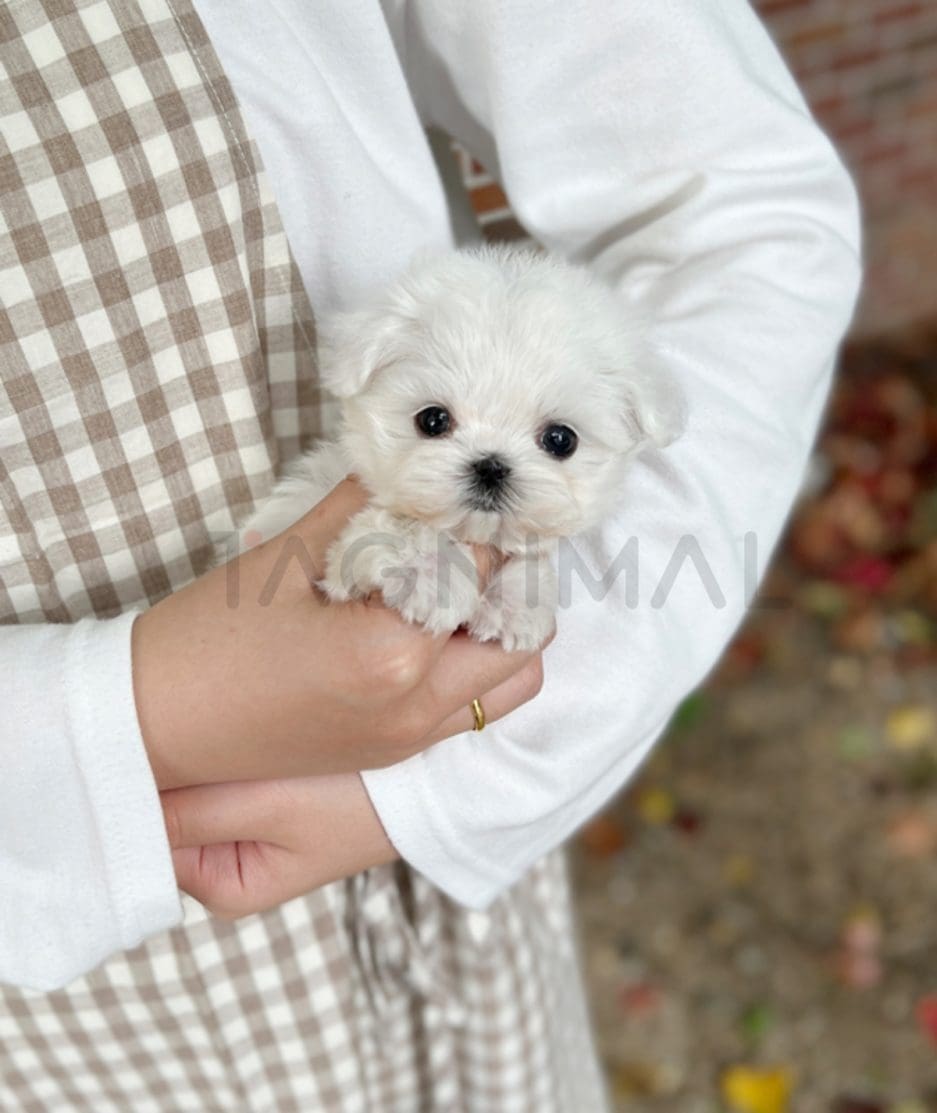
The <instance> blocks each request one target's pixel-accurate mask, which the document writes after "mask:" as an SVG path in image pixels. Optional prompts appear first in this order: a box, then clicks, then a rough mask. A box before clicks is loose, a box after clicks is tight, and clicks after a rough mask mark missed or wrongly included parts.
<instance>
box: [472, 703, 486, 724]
mask: <svg viewBox="0 0 937 1113" xmlns="http://www.w3.org/2000/svg"><path fill="white" fill-rule="evenodd" d="M469 707H470V708H471V709H472V718H473V719H474V720H475V726H473V727H472V730H484V729H485V709H484V708H483V707H482V704H481V700H477V699H473V700H472V702H471V703H470V704H469Z"/></svg>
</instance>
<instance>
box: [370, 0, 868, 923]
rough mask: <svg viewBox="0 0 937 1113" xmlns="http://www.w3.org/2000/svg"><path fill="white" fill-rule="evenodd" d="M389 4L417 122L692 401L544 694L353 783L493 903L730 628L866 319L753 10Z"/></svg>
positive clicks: (707, 665) (821, 163) (628, 758)
mask: <svg viewBox="0 0 937 1113" xmlns="http://www.w3.org/2000/svg"><path fill="white" fill-rule="evenodd" d="M384 8H385V11H386V13H387V17H388V20H389V22H390V25H391V27H392V28H393V31H394V35H395V39H396V41H397V43H398V47H399V48H400V53H401V58H402V62H403V64H404V66H405V68H406V71H407V77H408V80H409V82H410V85H411V88H412V90H413V94H414V97H415V99H416V101H417V103H418V105H419V106H420V108H421V111H422V114H423V117H424V120H425V122H426V123H427V124H435V125H438V126H440V127H442V128H444V129H445V130H446V131H448V132H449V133H450V134H452V135H453V136H455V137H456V138H458V139H459V140H461V141H462V142H463V143H464V144H465V145H466V146H467V147H468V148H469V149H470V150H471V152H472V153H473V154H474V155H475V156H476V157H477V158H479V159H481V160H482V161H483V162H484V163H485V164H486V165H487V166H488V167H489V169H490V170H491V171H492V172H493V173H494V174H495V175H496V176H497V177H498V178H499V179H500V180H501V182H502V183H503V185H504V186H505V188H506V190H507V193H508V195H509V197H510V200H511V203H512V205H513V207H514V209H515V211H516V213H517V215H518V217H519V219H520V220H521V222H522V223H523V224H524V225H525V227H526V228H527V229H528V230H529V231H530V233H531V234H532V235H533V236H534V237H535V238H536V239H537V240H539V241H540V242H541V243H543V244H544V245H545V246H546V247H547V248H549V249H550V250H552V251H555V252H558V253H559V254H561V255H564V256H566V257H568V258H571V259H574V260H577V261H581V262H585V263H588V264H590V265H591V266H592V267H594V269H595V270H596V271H597V272H598V273H600V274H601V275H603V276H605V277H606V278H607V279H609V280H610V281H611V282H613V283H614V284H615V285H616V286H617V288H618V289H620V291H621V296H622V299H623V301H625V300H627V301H628V302H631V303H634V304H636V305H638V306H640V307H641V308H642V309H643V310H644V312H645V314H646V316H647V318H648V320H649V322H650V327H651V333H652V340H653V341H654V342H655V344H656V346H657V348H658V349H659V351H660V352H661V354H662V356H663V358H664V359H665V360H666V362H667V364H668V365H669V369H670V370H671V371H672V372H673V374H674V375H675V376H676V377H677V379H678V380H679V381H680V383H681V384H682V386H683V389H684V390H685V392H686V396H687V410H688V415H689V418H688V425H687V430H686V432H685V434H684V435H683V437H682V439H681V440H680V441H678V442H677V443H676V444H675V445H673V446H671V447H670V448H669V449H667V450H666V451H665V452H663V453H654V454H649V455H647V456H645V457H643V458H641V459H640V460H639V461H638V462H637V463H636V464H635V466H634V468H633V470H632V472H631V474H630V477H629V478H628V480H627V482H626V484H625V488H624V490H623V491H622V496H623V497H622V503H621V509H620V512H619V513H618V514H617V516H615V517H614V518H612V519H611V520H610V521H608V522H607V523H606V524H605V526H604V528H602V529H601V530H599V531H597V532H596V533H595V534H593V535H591V536H590V537H588V538H587V539H581V540H580V539H577V541H576V550H577V551H578V553H579V554H580V555H581V557H582V559H583V560H584V562H585V564H586V565H587V566H588V567H589V569H591V570H592V573H593V574H594V575H597V574H600V573H601V572H603V571H607V570H609V569H610V567H611V566H612V565H613V564H614V562H615V560H616V558H618V557H619V556H620V557H621V564H620V574H619V575H618V578H617V579H616V580H615V582H614V584H612V585H611V586H610V587H609V588H608V590H607V591H604V592H602V593H601V594H602V598H600V599H597V600H596V599H593V598H592V596H591V594H590V593H589V591H587V590H586V589H585V588H584V587H583V586H582V583H581V582H579V578H578V577H577V576H576V575H573V576H572V577H571V580H572V587H573V593H572V600H571V603H570V605H569V606H568V607H567V608H566V609H564V610H563V611H562V612H561V613H560V615H559V617H558V634H557V638H556V641H555V643H554V645H553V646H551V647H550V650H549V651H548V653H547V655H546V659H545V673H546V680H545V686H544V690H543V692H542V693H541V695H540V697H539V698H538V699H537V700H535V701H533V702H532V703H530V704H528V705H527V706H525V707H523V708H521V709H519V710H518V711H516V712H515V713H514V714H513V715H512V716H511V717H510V718H509V719H508V720H506V721H504V722H502V723H499V724H497V725H495V726H493V727H492V728H490V729H489V730H487V731H485V733H483V734H481V735H469V736H467V737H462V738H458V739H452V740H449V741H447V742H444V743H442V744H441V745H439V746H437V747H435V748H434V749H432V750H429V751H427V752H426V753H422V754H420V755H418V756H417V757H414V758H413V759H411V760H409V761H407V762H404V763H402V764H400V765H398V766H394V767H391V768H389V769H382V770H376V771H370V772H365V773H364V774H363V779H364V783H365V785H366V787H367V789H368V792H369V794H370V797H371V800H372V803H373V804H374V807H375V809H376V811H377V813H378V815H379V816H380V818H381V821H382V823H383V825H384V827H385V829H386V830H387V833H388V834H389V836H390V839H391V841H392V842H393V844H394V845H395V847H396V848H397V850H398V851H399V852H400V854H401V855H402V856H403V857H404V858H405V859H407V860H408V861H409V862H410V863H411V864H412V865H413V866H415V867H416V868H417V869H419V870H420V871H422V872H423V873H424V874H426V875H427V876H428V877H429V878H430V879H431V880H433V881H434V882H435V883H436V884H437V885H439V886H440V887H441V888H443V889H444V890H446V891H447V892H448V893H449V894H450V895H452V896H453V897H454V898H455V899H457V900H459V901H461V902H463V903H465V904H467V905H475V906H482V905H484V904H486V903H487V902H489V901H490V900H491V899H492V898H493V897H494V896H495V895H496V894H497V893H498V892H499V891H501V890H502V889H503V888H504V887H506V886H507V885H509V884H511V883H512V882H513V881H515V880H516V879H517V878H518V877H519V876H520V875H521V873H522V872H523V871H524V869H525V868H526V867H528V866H529V865H530V864H531V863H532V862H534V861H535V860H536V859H537V858H538V856H540V855H541V854H543V853H544V852H546V851H547V850H549V849H551V848H553V847H555V846H556V845H557V844H558V843H560V842H561V841H562V840H563V839H564V838H565V837H566V836H567V835H568V834H569V833H570V832H571V831H573V830H574V829H575V828H576V827H577V826H578V825H579V824H581V823H582V822H583V821H584V820H585V819H586V818H587V817H589V816H590V815H591V814H592V813H594V812H595V811H596V810H597V809H598V808H599V807H600V806H601V805H602V804H603V803H604V802H605V801H606V800H607V799H608V798H609V797H610V796H611V795H612V794H613V793H614V792H615V791H616V790H618V789H619V788H620V787H621V786H622V785H623V784H624V783H625V781H626V780H627V779H628V778H629V777H630V776H631V775H632V774H633V773H634V771H635V770H636V768H637V767H638V765H639V764H640V763H641V761H642V760H643V758H644V757H645V755H646V754H647V752H648V750H649V748H650V747H651V745H652V744H653V742H654V741H655V740H656V738H657V737H658V736H659V735H660V733H661V731H662V730H663V728H664V726H665V725H666V723H667V721H668V720H669V718H670V716H671V714H672V712H673V711H674V709H675V707H676V706H677V704H678V703H679V701H680V700H681V699H682V698H683V697H684V696H685V695H686V694H687V693H688V692H689V691H690V690H691V689H692V688H693V687H695V686H696V685H697V684H699V683H700V681H701V680H702V679H703V678H704V677H705V676H706V674H707V673H708V672H709V671H710V669H711V667H712V666H713V664H714V663H715V661H716V660H717V658H718V657H719V655H720V653H721V652H722V650H723V649H724V647H725V645H726V644H727V642H728V640H729V638H730V636H731V634H732V632H733V631H734V630H735V628H736V627H737V625H738V623H739V621H740V619H741V618H742V616H743V614H744V611H745V608H746V605H747V603H748V602H749V601H750V598H749V597H750V593H751V590H752V587H753V578H755V577H757V576H758V575H760V574H761V572H762V571H763V570H764V567H765V564H766V562H767V561H768V558H769V556H770V555H771V552H772V550H773V548H774V546H775V544H776V542H777V539H778V536H779V533H780V531H781V528H782V526H783V524H784V521H785V519H786V517H787V515H788V513H789V510H790V507H791V505H792V502H793V499H794V497H795V494H796V492H797V489H798V486H799V484H800V481H801V478H802V475H803V472H804V468H805V463H806V460H807V456H808V452H809V449H810V445H811V442H812V440H813V438H814V435H815V432H816V429H817V425H818V421H819V418H820V415H821V412H822V409H823V406H824V402H825V399H826V396H827V392H828V388H829V384H830V381H831V374H832V369H833V360H834V355H835V350H836V348H837V345H838V343H839V342H840V340H841V338H842V336H843V334H844V331H845V328H846V326H847V323H848V320H849V318H850V315H851V313H852V310H853V306H854V302H855V298H856V291H857V286H858V283H859V276H860V265H859V232H858V220H857V205H856V196H855V192H854V189H853V186H852V184H851V182H850V180H849V178H848V176H847V174H846V173H845V171H844V169H843V167H842V165H841V164H840V162H839V160H838V159H837V157H836V155H835V153H834V152H833V150H832V148H831V147H830V145H829V143H828V141H827V140H826V138H825V137H824V136H823V134H822V133H821V132H820V130H819V129H818V127H817V126H816V124H815V123H814V121H813V120H812V118H811V116H810V114H809V112H808V110H807V108H806V107H805V105H804V102H803V100H802V99H801V96H800V94H799V93H798V91H797V89H796V87H795V85H794V83H793V81H792V79H791V77H790V75H789V74H788V72H787V70H786V69H785V67H784V65H783V63H782V62H781V60H780V58H779V56H778V54H777V52H776V51H775V49H774V47H773V45H772V44H771V42H770V40H769V38H768V36H767V34H766V32H765V31H764V29H763V28H762V27H761V25H760V24H759V22H758V21H757V19H756V17H755V15H754V14H753V13H752V11H751V9H750V7H749V5H748V3H746V2H745V0H696V2H695V3H692V4H687V3H685V2H683V0H654V3H635V2H632V0H628V2H625V0H618V2H613V3H609V2H608V0H562V2H559V0H557V2H552V3H536V4H534V3H529V2H520V0H510V2H503V0H477V2H473V3H471V4H464V3H461V2H457V0H448V2H440V0H407V2H403V0H386V2H385V4H384ZM633 538H636V539H637V541H636V542H631V548H628V545H629V542H630V541H631V539H633ZM753 546H755V547H756V549H757V554H756V555H754V554H753V552H752V547H753ZM746 553H747V554H748V555H747V556H746ZM632 557H636V564H635V565H634V567H633V568H632V569H631V570H630V571H629V570H628V566H629V563H630V560H631V558H632ZM701 560H702V561H704V562H705V567H703V570H702V574H701V567H702V565H701V563H700V561H701ZM755 564H757V569H756V568H755ZM635 569H636V571H635ZM561 578H562V576H561ZM632 592H636V593H637V602H636V603H635V602H634V601H633V600H632V598H631V593H632Z"/></svg>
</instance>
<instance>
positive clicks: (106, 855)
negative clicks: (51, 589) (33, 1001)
mask: <svg viewBox="0 0 937 1113" xmlns="http://www.w3.org/2000/svg"><path fill="white" fill-rule="evenodd" d="M135 617H136V615H135V614H133V613H129V614H125V615H122V616H121V617H120V618H115V619H110V620H106V621H95V620H93V619H84V620H82V621H80V622H77V623H75V624H74V625H70V626H55V625H49V626H4V627H0V708H2V715H0V769H2V775H0V983H7V984H12V985H17V986H24V987H28V988H31V989H38V990H47V991H48V990H53V989H58V988H60V987H62V986H64V985H66V984H67V983H68V982H70V981H72V980H73V979H74V978H77V977H79V976H80V975H82V974H84V973H86V972H88V971H89V970H91V969H93V967H95V966H96V965H98V963H100V962H101V961H103V960H104V959H105V958H107V957H108V956H109V955H110V954H112V953H113V952H115V951H118V950H124V949H127V948H130V947H134V946H136V945H137V944H138V943H140V942H141V941H142V940H143V939H144V938H146V936H148V935H151V934H153V933H155V932H157V931H162V930H165V929H166V928H169V927H172V926H173V925H174V924H176V923H178V922H180V921H181V919H182V907H181V903H180V900H179V894H178V890H177V888H176V882H175V877H174V874H173V868H172V858H171V855H170V852H169V843H168V841H167V838H166V831H165V828H164V826H163V818H162V811H161V809H160V806H159V796H158V793H157V790H156V784H155V782H154V779H153V774H152V772H151V770H150V765H149V762H148V760H147V756H146V751H145V749H144V747H143V740H142V738H141V737H140V729H139V726H138V724H137V716H136V708H135V705H134V699H133V683H132V675H131V652H130V631H131V627H132V625H133V620H134V618H135Z"/></svg>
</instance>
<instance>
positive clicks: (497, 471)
mask: <svg viewBox="0 0 937 1113" xmlns="http://www.w3.org/2000/svg"><path fill="white" fill-rule="evenodd" d="M472 470H473V471H474V473H475V482H476V484H477V485H478V486H479V487H481V488H482V490H485V491H497V490H498V488H499V487H501V486H502V485H503V484H504V481H505V480H506V479H507V477H508V476H509V475H510V474H511V469H510V467H508V465H507V464H506V463H505V462H504V461H503V460H502V459H501V457H500V456H484V457H482V459H481V460H476V461H475V462H474V463H473V464H472Z"/></svg>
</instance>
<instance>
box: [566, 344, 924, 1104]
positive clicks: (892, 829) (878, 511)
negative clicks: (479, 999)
mask: <svg viewBox="0 0 937 1113" xmlns="http://www.w3.org/2000/svg"><path fill="white" fill-rule="evenodd" d="M812 475H813V485H812V490H811V492H810V494H809V495H808V496H807V497H805V499H804V500H803V501H802V503H801V504H800V506H799V507H798V510H797V513H796V515H795V517H794V519H793V520H792V523H791V527H790V529H789V530H788V533H787V537H786V540H785V543H784V545H783V547H782V550H781V552H780V553H779V556H778V559H777V560H776V562H775V565H774V567H773V569H772V571H771V573H770V575H769V577H768V579H767V581H766V583H765V585H764V587H763V589H762V592H761V600H760V602H759V604H758V605H757V606H756V607H755V608H754V609H753V612H752V614H751V616H750V618H749V620H748V621H747V622H746V624H745V626H744V627H743V628H742V630H741V631H740V632H739V634H738V636H737V637H736V639H735V641H734V643H733V645H732V647H731V648H730V650H729V652H728V653H727V655H726V657H725V659H724V661H723V663H722V665H721V666H720V668H719V670H718V671H717V673H716V674H715V675H714V676H713V677H712V678H711V680H710V681H709V683H708V684H707V685H706V686H705V687H704V688H703V689H702V690H701V691H700V692H698V693H696V694H695V695H694V696H692V697H691V698H690V699H689V700H688V701H687V702H686V703H685V704H684V706H683V707H682V708H681V710H680V711H679V712H678V714H677V716H676V717H675V719H674V721H673V723H672V724H671V728H670V730H669V731H668V734H667V736H666V738H665V740H664V741H663V742H662V743H661V744H660V745H659V746H658V748H657V750H656V752H655V754H654V756H653V758H652V759H651V760H650V762H649V763H648V765H647V766H646V767H645V769H644V771H643V773H642V775H641V777H640V779H639V780H638V781H637V782H636V783H635V784H634V785H632V786H631V787H630V788H629V790H628V792H627V793H626V794H625V795H624V796H623V797H622V798H621V799H619V800H618V801H616V802H615V804H614V805H613V806H612V807H611V808H610V809H609V810H608V811H607V812H606V813H605V814H604V815H603V816H601V817H600V818H599V819H597V820H596V821H595V822H594V823H592V824H591V825H590V826H589V827H588V828H587V829H586V830H585V831H583V832H582V833H581V836H580V838H579V840H578V842H577V846H576V849H575V853H574V873H575V877H576V883H577V888H578V894H579V909H580V917H581V924H582V935H583V948H584V962H585V965H586V972H587V978H588V982H589V987H590V993H591V999H592V1004H593V1013H594V1018H595V1022H596V1028H597V1033H598V1039H599V1044H600V1048H601V1051H602V1054H603V1058H604V1061H605V1063H606V1066H607V1070H608V1077H609V1082H610V1088H611V1091H612V1093H613V1095H614V1100H615V1102H616V1107H617V1108H619V1109H622V1110H627V1111H646V1113H937V336H935V335H934V334H931V335H927V334H922V335H921V336H919V337H917V338H915V339H914V340H913V341H908V342H906V343H905V344H903V345H901V346H883V345H879V346H871V347H869V346H866V347H863V348H861V349H853V350H850V351H848V352H847V353H846V357H845V360H844V370H843V373H842V375H841V377H840V381H839V386H838V388H837V391H836V394H835V399H834V403H833V405H832V406H831V408H830V411H829V415H828V420H827V422H826V425H825V432H824V435H823V437H822V439H821V442H820V450H819V452H818V454H817V458H816V460H815V467H814V468H813V469H812Z"/></svg>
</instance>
